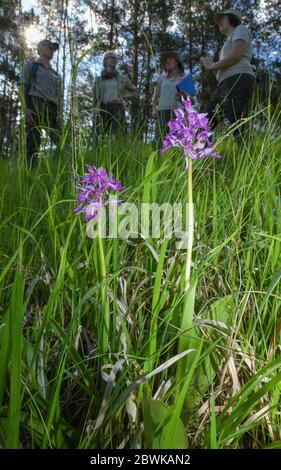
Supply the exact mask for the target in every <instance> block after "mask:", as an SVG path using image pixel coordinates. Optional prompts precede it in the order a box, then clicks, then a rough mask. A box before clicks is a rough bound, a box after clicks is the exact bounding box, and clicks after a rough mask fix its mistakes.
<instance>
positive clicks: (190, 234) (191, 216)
mask: <svg viewBox="0 0 281 470" xmlns="http://www.w3.org/2000/svg"><path fill="white" fill-rule="evenodd" d="M187 186H188V213H187V215H188V221H187V222H188V224H187V227H188V240H187V251H186V266H185V291H187V290H188V289H189V287H190V276H191V261H192V247H193V236H194V235H193V232H194V213H193V195H192V160H191V159H190V160H189V164H188V184H187Z"/></svg>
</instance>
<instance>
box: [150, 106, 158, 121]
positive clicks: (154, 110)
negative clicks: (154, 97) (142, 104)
mask: <svg viewBox="0 0 281 470" xmlns="http://www.w3.org/2000/svg"><path fill="white" fill-rule="evenodd" d="M157 114H158V113H157V109H156V108H153V109H152V113H151V116H152V118H153V119H156V118H157Z"/></svg>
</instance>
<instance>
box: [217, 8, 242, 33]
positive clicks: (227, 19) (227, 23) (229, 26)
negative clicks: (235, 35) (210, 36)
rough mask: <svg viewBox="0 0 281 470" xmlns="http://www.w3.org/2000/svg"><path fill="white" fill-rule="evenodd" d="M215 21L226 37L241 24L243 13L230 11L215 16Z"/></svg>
mask: <svg viewBox="0 0 281 470" xmlns="http://www.w3.org/2000/svg"><path fill="white" fill-rule="evenodd" d="M214 21H215V23H217V24H218V25H219V28H220V32H221V33H223V34H225V35H226V36H227V35H228V34H229V33H230V32H231V31H232V30H233V29H234V28H236V27H237V26H239V25H240V24H241V13H240V11H239V10H233V9H232V8H229V9H228V10H225V11H222V12H217V13H215V14H214Z"/></svg>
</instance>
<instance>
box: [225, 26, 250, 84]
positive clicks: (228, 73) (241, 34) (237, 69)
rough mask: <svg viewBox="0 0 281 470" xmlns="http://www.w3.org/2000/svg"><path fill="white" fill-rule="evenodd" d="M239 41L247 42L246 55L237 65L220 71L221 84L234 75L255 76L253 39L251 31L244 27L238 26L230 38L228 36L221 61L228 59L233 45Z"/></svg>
mask: <svg viewBox="0 0 281 470" xmlns="http://www.w3.org/2000/svg"><path fill="white" fill-rule="evenodd" d="M238 39H241V40H243V41H245V42H246V49H245V52H244V55H243V57H242V59H241V60H240V61H239V62H238V63H237V64H234V65H230V66H229V67H226V68H225V69H220V70H218V72H217V79H218V82H219V83H221V82H222V81H223V80H225V79H226V78H228V77H232V75H239V74H240V73H248V74H250V75H252V76H255V73H254V69H253V66H252V65H251V59H252V55H253V47H252V37H251V33H250V31H249V30H248V29H247V28H246V27H245V26H243V25H239V26H237V27H236V28H235V29H234V30H233V31H232V33H231V34H230V36H228V38H227V40H226V41H225V43H224V45H223V47H222V49H221V52H220V60H222V59H225V57H227V56H228V55H229V54H230V53H231V51H232V48H233V43H234V41H237V40H238Z"/></svg>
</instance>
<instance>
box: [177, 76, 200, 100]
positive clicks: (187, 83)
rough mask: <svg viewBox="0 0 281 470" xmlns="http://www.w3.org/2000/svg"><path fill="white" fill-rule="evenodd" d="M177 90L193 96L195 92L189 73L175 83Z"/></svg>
mask: <svg viewBox="0 0 281 470" xmlns="http://www.w3.org/2000/svg"><path fill="white" fill-rule="evenodd" d="M177 90H178V91H184V92H185V93H187V94H188V95H190V96H194V95H195V94H196V90H195V86H194V82H193V79H192V75H191V74H190V73H189V74H188V75H187V76H186V77H185V78H184V79H183V80H182V81H181V82H180V83H178V84H177Z"/></svg>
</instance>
